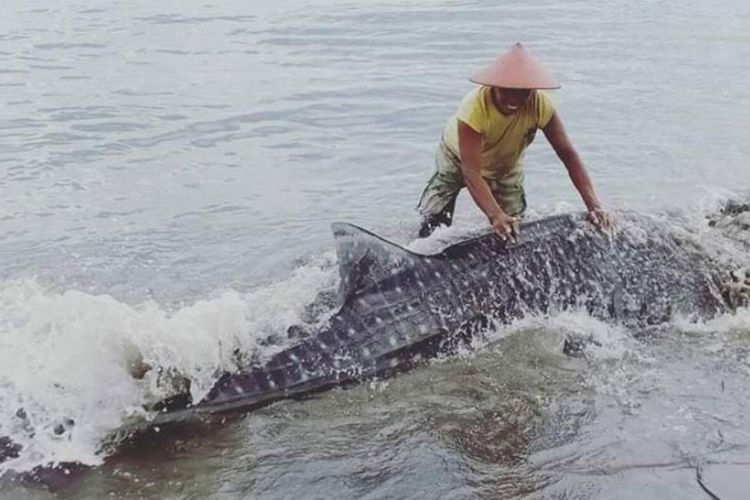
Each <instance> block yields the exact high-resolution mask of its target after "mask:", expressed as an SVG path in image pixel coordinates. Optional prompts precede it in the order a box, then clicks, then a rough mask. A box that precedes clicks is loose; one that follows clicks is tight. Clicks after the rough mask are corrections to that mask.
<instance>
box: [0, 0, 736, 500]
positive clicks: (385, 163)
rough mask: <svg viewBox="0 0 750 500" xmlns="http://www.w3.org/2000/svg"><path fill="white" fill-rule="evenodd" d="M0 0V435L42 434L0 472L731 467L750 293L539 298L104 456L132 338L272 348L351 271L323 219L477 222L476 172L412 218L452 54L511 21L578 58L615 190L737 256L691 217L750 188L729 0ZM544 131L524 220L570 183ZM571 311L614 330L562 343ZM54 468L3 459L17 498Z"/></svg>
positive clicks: (547, 472)
mask: <svg viewBox="0 0 750 500" xmlns="http://www.w3.org/2000/svg"><path fill="white" fill-rule="evenodd" d="M3 6H4V14H3V16H0V103H1V109H2V111H0V185H1V186H2V193H3V197H2V199H0V264H1V265H0V270H1V271H0V279H1V280H2V281H0V431H2V432H0V434H4V433H7V432H9V431H10V433H11V434H12V435H14V436H15V437H16V438H17V439H19V440H22V441H24V444H26V450H27V452H26V453H24V455H22V457H21V459H19V460H18V461H15V462H13V463H10V464H4V465H3V466H0V467H5V468H8V467H11V468H15V469H20V470H28V469H29V468H30V467H33V466H34V465H36V464H39V463H47V462H49V461H69V460H70V461H78V462H83V463H86V464H91V465H95V466H96V467H95V468H93V469H90V470H85V471H72V472H73V473H72V474H70V475H69V476H65V475H63V477H55V478H54V480H53V481H51V483H52V484H53V486H52V491H54V492H56V494H57V495H58V496H60V497H76V498H78V497H80V498H100V497H102V496H105V495H108V494H110V493H112V492H114V493H116V494H117V495H121V496H125V497H146V498H162V497H173V498H205V497H219V498H243V497H253V496H255V497H261V498H289V497H294V496H303V497H308V498H323V497H331V496H334V497H350V496H355V495H357V496H361V497H365V498H385V497H407V496H408V497H422V498H436V497H441V496H444V497H450V498H454V497H458V498H476V497H485V498H514V497H524V496H529V497H532V498H535V497H543V498H547V497H549V498H644V497H646V498H649V497H660V498H705V493H703V492H702V491H701V490H700V488H699V486H698V485H697V482H696V480H695V468H696V465H698V464H702V463H712V462H727V463H738V462H743V461H744V462H747V456H748V445H750V437H749V436H748V430H747V429H748V428H749V427H748V425H747V421H746V417H745V414H746V410H747V407H748V402H749V401H750V398H749V397H748V394H747V390H746V387H748V383H747V382H748V381H747V378H748V376H750V365H749V364H748V362H749V358H748V353H749V352H750V346H749V345H748V335H750V316H748V315H747V314H740V315H738V316H727V317H722V318H718V319H716V320H715V321H713V322H712V323H708V324H698V325H695V324H691V323H689V322H687V321H681V322H676V323H673V324H671V325H668V326H666V327H664V328H663V329H661V330H660V331H659V332H656V334H654V335H653V336H650V337H649V338H650V340H649V341H647V342H643V341H638V340H634V339H633V338H632V337H631V334H632V333H636V332H631V331H627V330H625V329H622V328H618V327H613V326H610V325H606V324H603V323H600V322H597V321H595V320H593V319H592V318H590V317H588V316H586V315H585V314H578V313H569V314H564V315H559V316H556V317H553V318H529V319H528V320H525V321H524V322H522V323H521V324H518V325H514V326H513V327H509V328H503V329H499V330H498V331H492V332H489V334H488V335H489V339H488V340H487V341H486V343H483V344H481V345H478V346H476V347H475V349H474V350H473V351H472V352H469V353H466V354H465V355H464V356H461V357H458V358H454V359H449V360H439V361H436V362H433V363H431V364H429V365H427V366H423V367H420V368H418V369H416V370H413V371H412V372H410V373H407V374H404V375H401V376H399V377H396V378H394V379H391V380H388V381H385V382H373V383H371V384H366V385H362V386H357V387H351V388H348V389H347V390H337V391H332V392H328V393H324V394H321V395H319V396H316V397H315V398H313V399H310V400H306V401H295V402H282V403H278V404H275V405H273V406H271V407H269V408H266V409H263V410H260V411H257V412H254V413H252V414H249V415H248V416H247V417H246V418H244V419H241V420H239V421H233V422H230V423H228V424H227V425H224V426H218V427H216V426H215V427H209V428H205V429H189V430H186V431H185V432H184V434H182V435H177V436H166V437H164V438H163V439H157V440H156V442H155V443H153V444H152V445H151V446H149V445H148V444H147V443H140V445H139V446H136V447H134V448H132V449H126V450H123V451H121V452H119V453H117V454H115V455H113V456H110V457H109V458H106V459H105V456H104V455H103V454H102V453H100V452H99V450H100V444H101V442H102V440H103V439H104V438H105V437H106V436H107V435H108V434H109V433H110V432H111V431H112V430H114V429H116V428H117V427H119V426H120V425H122V423H123V422H125V421H128V420H129V419H132V418H138V417H139V415H140V414H141V410H140V408H141V404H142V403H143V402H144V401H147V400H152V399H155V398H156V399H158V396H159V395H160V394H161V391H163V390H164V389H163V388H162V387H161V386H160V385H159V380H158V377H156V376H155V375H154V374H149V375H147V376H146V377H145V378H144V379H143V380H140V381H139V380H134V379H133V377H132V376H131V375H130V373H129V371H130V370H131V365H132V364H133V363H139V362H146V363H148V364H151V365H152V366H165V367H171V368H173V369H175V370H177V371H179V372H181V373H186V374H189V375H190V377H191V378H192V379H193V381H194V389H195V390H196V391H197V392H200V391H205V390H207V388H208V387H209V386H210V384H211V382H212V380H213V378H214V376H215V373H216V371H217V370H218V369H221V368H231V367H232V366H233V362H234V361H233V355H232V354H233V352H234V351H235V349H239V350H240V351H241V352H243V353H246V354H248V355H256V356H264V355H267V354H269V353H270V351H271V350H272V349H277V348H278V345H276V346H273V347H268V346H267V345H265V342H264V339H266V338H267V337H268V336H270V335H276V336H279V337H284V336H285V331H286V329H287V327H288V326H290V325H293V324H298V323H301V322H305V321H310V318H309V317H308V316H309V314H308V312H307V311H306V306H308V305H310V304H312V303H314V302H315V300H316V296H317V294H318V292H319V291H321V290H330V289H332V288H334V287H335V286H336V283H337V276H336V270H335V256H334V254H333V252H332V246H331V237H330V233H329V229H328V226H329V225H330V223H331V222H333V221H337V220H347V221H351V222H355V223H358V224H361V225H363V226H365V227H368V228H371V229H373V230H376V231H377V232H378V233H379V234H383V235H385V236H387V237H389V238H392V239H394V240H396V241H399V242H402V243H406V244H410V245H412V247H414V248H416V249H420V250H430V249H433V250H434V249H436V248H439V247H440V246H441V244H442V243H441V238H445V239H446V240H455V239H456V238H460V236H461V234H467V233H469V232H471V231H476V230H479V229H481V228H483V221H482V218H481V217H480V216H479V215H478V214H477V212H476V210H475V209H474V208H473V206H472V204H471V202H470V200H469V199H468V197H466V196H465V195H462V197H461V198H460V200H459V209H458V214H457V223H456V227H455V228H452V229H451V230H449V231H444V232H441V233H440V234H437V235H435V236H436V237H435V238H434V239H431V240H430V241H428V242H419V243H413V242H411V241H410V240H411V237H412V235H413V234H414V231H415V227H416V217H415V215H414V213H413V207H414V205H415V204H416V201H417V197H418V195H419V193H420V192H421V189H422V187H423V183H424V182H425V181H426V179H427V178H428V177H429V175H430V173H431V172H430V171H431V168H432V161H433V156H434V150H435V146H436V142H437V139H438V137H439V134H440V132H441V130H442V127H443V124H444V121H445V120H446V119H447V117H448V116H449V115H450V113H451V112H452V111H453V110H454V107H455V106H456V104H457V102H458V101H459V99H460V98H461V97H462V96H463V94H464V93H465V92H466V91H468V90H469V89H470V88H471V84H470V83H469V82H468V81H467V80H466V77H467V75H468V74H470V72H471V71H472V70H473V69H474V68H476V67H477V66H478V65H481V64H483V63H484V62H486V61H487V60H488V59H489V58H491V57H494V56H495V55H496V54H497V53H498V52H500V51H502V50H504V49H505V48H506V47H508V46H510V45H511V44H512V43H513V42H515V41H517V40H520V41H523V42H525V43H526V44H527V46H528V47H529V48H530V49H531V50H532V51H533V52H534V53H535V54H536V55H537V56H538V57H539V58H540V59H542V60H543V61H545V62H546V63H547V64H548V66H549V67H550V68H551V69H552V70H553V72H554V73H555V74H556V76H557V77H558V78H559V80H560V81H561V82H562V83H563V88H562V90H560V91H557V92H555V93H554V95H553V97H554V100H555V101H556V103H557V105H558V110H559V112H560V115H561V117H562V118H563V120H564V122H565V124H566V126H567V129H568V131H569V134H570V135H571V137H572V139H573V141H574V143H575V144H576V145H577V147H578V149H579V151H580V153H581V154H582V156H583V158H584V159H585V161H586V163H587V164H588V166H589V169H590V172H591V174H592V177H593V178H594V181H595V183H596V186H597V188H598V192H599V194H600V197H601V198H602V199H603V200H604V202H605V203H606V205H607V206H609V207H613V208H628V209H635V210H638V211H641V212H646V213H650V214H659V215H660V216H662V217H664V218H665V219H666V220H668V221H671V222H672V223H673V224H674V225H675V226H679V227H685V228H687V230H688V231H691V232H693V233H694V234H695V237H696V238H697V239H698V240H699V241H701V242H702V243H704V244H706V245H707V246H708V247H709V250H710V251H712V252H715V253H717V254H719V255H723V256H731V258H733V259H734V260H737V261H740V260H742V259H743V258H744V257H747V250H746V247H745V248H744V249H743V247H742V246H736V245H731V244H730V243H729V242H725V241H718V240H716V239H715V237H714V236H712V235H711V233H710V232H708V231H707V230H705V229H704V223H703V217H704V216H705V215H706V214H708V213H710V212H711V210H712V209H713V208H715V206H716V204H717V202H718V201H719V200H721V199H722V198H723V197H726V196H729V195H730V193H731V192H733V191H734V192H736V191H742V190H747V189H748V188H750V178H749V177H748V174H747V172H748V167H747V157H748V153H749V152H750V140H749V139H750V132H749V131H748V128H747V126H746V124H747V123H748V120H749V119H750V110H748V108H747V106H744V103H746V102H748V98H750V88H748V86H747V85H746V82H747V81H748V79H750V67H749V66H748V65H747V64H746V63H745V61H747V60H748V57H749V56H750V43H749V42H750V34H749V32H748V31H747V29H746V27H747V25H748V22H749V21H750V5H748V4H747V3H746V2H740V1H738V0H720V1H719V2H713V3H711V4H706V3H705V2H697V1H688V2H683V3H681V4H679V5H670V4H663V3H654V2H646V1H636V2H630V3H627V4H621V3H617V2H584V1H571V2H551V1H546V0H542V1H539V2H533V3H523V4H518V5H504V4H502V3H498V2H490V1H486V2H484V1H477V2H439V1H430V2H428V1H411V2H408V3H403V2H392V1H383V0H378V1H375V2H369V1H368V2H365V1H352V2H343V1H340V0H325V1H323V2H315V3H314V4H313V3H310V2H304V1H302V0H284V1H275V2H266V1H262V2H257V1H256V2H252V5H249V4H248V2H239V1H235V2H222V3H221V4H210V3H202V2H179V3H178V2H168V3H164V2H160V3H158V4H153V2H138V1H136V2H118V1H109V2H100V3H98V4H97V5H96V7H95V8H92V6H91V5H87V4H85V3H83V2H67V3H65V5H54V6H52V5H45V4H42V3H38V4H37V3H28V2H21V1H18V0H11V1H10V2H5V3H4V5H3ZM539 137H540V138H539V139H538V140H537V141H536V143H535V144H534V145H533V146H532V147H531V148H530V151H529V154H528V155H527V159H526V170H527V191H528V198H529V202H530V204H531V212H532V213H531V215H532V216H540V215H546V214H550V213H556V212H560V211H569V210H578V209H579V208H580V206H581V205H580V202H579V201H578V200H577V199H576V195H575V192H574V190H573V189H572V188H571V186H570V183H569V181H568V180H567V176H566V174H565V171H564V168H562V166H561V165H560V163H559V162H558V161H557V160H556V159H555V157H554V153H553V152H551V151H550V148H549V147H548V146H547V145H546V143H545V142H544V140H543V139H542V138H541V136H539ZM746 263H747V262H746ZM566 332H574V333H577V334H587V335H592V336H593V337H594V338H596V339H597V340H598V341H599V343H600V344H601V346H600V347H596V348H592V349H593V350H592V351H591V352H590V353H589V356H588V357H587V358H585V359H571V358H568V357H565V356H563V355H562V354H561V349H560V347H561V343H562V338H563V335H564V334H565V333H566ZM19 407H23V408H25V409H26V410H27V412H28V414H29V415H30V416H31V418H32V420H33V421H32V424H33V427H34V429H35V433H34V434H33V436H31V435H30V434H29V433H28V432H27V430H24V429H23V428H19V427H18V424H17V420H15V419H14V414H15V412H16V411H17V409H18V408H19ZM66 417H72V418H73V419H74V420H75V426H74V427H73V430H72V431H71V432H70V433H68V434H65V435H64V437H62V438H59V437H55V435H54V432H53V431H52V429H53V428H54V426H55V425H56V424H57V423H58V422H60V421H61V419H63V418H66ZM14 426H16V427H14ZM49 491H50V490H49V489H46V488H40V487H36V486H27V485H20V484H18V483H16V482H14V481H13V480H12V479H10V474H6V475H5V476H3V478H2V479H0V496H4V497H8V498H47V497H48V496H49V495H50V494H51V493H50V492H49Z"/></svg>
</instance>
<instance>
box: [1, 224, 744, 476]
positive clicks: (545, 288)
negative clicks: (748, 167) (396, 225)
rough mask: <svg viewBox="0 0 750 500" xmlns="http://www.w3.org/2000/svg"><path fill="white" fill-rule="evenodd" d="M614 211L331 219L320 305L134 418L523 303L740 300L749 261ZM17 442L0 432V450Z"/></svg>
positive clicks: (624, 314) (625, 312)
mask: <svg viewBox="0 0 750 500" xmlns="http://www.w3.org/2000/svg"><path fill="white" fill-rule="evenodd" d="M619 220H621V221H624V222H628V224H626V226H627V227H623V228H620V229H618V230H615V231H611V232H603V231H601V230H599V229H597V228H595V227H594V226H592V225H591V224H590V223H589V222H588V221H587V220H586V217H585V215H584V214H566V215H557V216H551V217H546V218H543V219H540V220H536V221H529V222H525V223H523V224H522V225H521V230H520V235H519V237H518V238H517V240H516V241H515V242H509V241H503V240H501V239H500V238H498V237H497V236H496V235H495V234H493V233H489V234H482V235H479V236H476V237H473V238H470V239H467V240H464V241H460V242H458V243H455V244H453V245H451V246H448V247H447V248H444V249H443V250H441V251H440V252H437V253H433V254H420V253H417V252H414V251H411V250H409V249H407V248H404V247H403V246H400V245H398V244H396V243H393V242H391V241H388V240H386V239H384V238H381V237H380V236H378V235H376V234H374V233H372V232H370V231H367V230H366V229H363V228H360V227H358V226H355V225H352V224H348V223H336V224H334V225H333V226H332V230H333V236H334V240H335V243H336V253H337V257H338V264H339V274H340V284H339V288H338V294H337V301H338V303H337V305H336V308H335V310H334V311H333V312H332V314H331V315H330V316H329V318H328V319H327V320H326V321H324V322H323V324H321V325H320V326H319V327H317V328H316V329H315V330H314V331H312V332H311V333H310V334H309V335H308V336H306V337H304V338H302V339H301V340H299V342H298V343H296V345H292V346H291V347H289V348H286V349H283V350H281V351H280V352H277V353H276V354H274V355H272V356H270V358H268V359H267V360H266V361H265V362H262V363H259V364H257V365H254V366H249V367H247V368H245V369H242V370H239V371H236V372H226V373H223V374H222V375H221V376H219V377H218V379H217V381H216V383H215V384H214V385H213V387H212V388H211V389H210V391H209V392H208V393H207V394H206V395H205V397H203V398H202V399H200V400H199V401H192V400H191V398H190V396H189V392H183V393H180V394H178V395H177V396H175V397H173V398H170V399H168V400H165V401H162V402H160V403H158V404H157V405H155V406H154V407H153V408H151V410H152V411H153V413H155V415H154V416H153V418H151V419H149V420H148V421H146V422H143V423H142V424H141V427H140V430H145V429H149V428H154V427H156V426H160V425H163V424H169V423H174V422H183V421H189V420H193V419H203V418H206V417H210V416H213V415H224V414H226V413H228V412H236V411H247V410H251V409H254V408H258V407H261V406H264V405H267V404H269V403H272V402H274V401H277V400H280V399H285V398H300V397H305V396H307V395H309V394H310V393H313V392H317V391H322V390H325V389H329V388H332V387H335V386H340V385H345V384H350V383H354V382H359V381H362V380H366V379H371V378H373V377H387V376H389V375H391V374H394V373H396V372H400V371H404V370H407V369H410V368H411V367H413V366H415V365H417V364H420V363H422V362H423V361H424V360H427V359H429V358H432V357H435V356H438V355H441V354H450V353H452V352H454V351H455V350H456V349H457V348H459V347H460V346H461V345H463V344H464V343H466V342H467V341H469V340H470V339H471V338H472V336H473V335H475V334H476V333H477V332H479V331H481V330H483V329H486V328H488V327H489V326H490V325H502V324H507V323H511V322H512V321H514V320H516V319H519V318H522V317H524V316H527V315H531V314H534V315H551V314H555V313H556V312H562V311H566V310H571V309H576V310H583V311H586V312H587V313H588V314H590V315H592V316H594V317H597V318H601V319H604V320H606V321H614V322H619V323H623V324H627V325H633V326H634V327H635V328H636V329H638V328H641V327H649V326H650V325H658V324H661V323H665V322H668V321H669V320H670V319H671V318H673V317H674V316H675V315H681V316H684V317H688V318H692V319H696V320H697V319H709V318H712V317H714V316H716V315H718V314H723V313H726V312H730V311H732V310H734V309H735V308H736V307H737V306H738V304H740V305H741V304H743V303H744V304H746V303H747V297H748V296H750V294H749V293H748V290H750V271H747V270H744V271H741V272H737V271H732V272H731V273H730V272H729V271H728V270H727V266H726V264H725V263H721V262H719V261H717V260H716V258H714V257H712V256H711V255H710V254H709V253H707V252H705V251H704V249H703V248H701V247H700V246H699V245H698V244H697V243H695V242H694V241H693V240H692V239H691V238H689V237H684V236H681V235H680V233H678V232H670V231H667V230H665V229H664V227H663V224H661V223H659V222H658V221H656V220H654V219H651V218H648V217H643V216H637V215H635V214H629V215H628V214H623V215H622V216H621V217H619ZM727 283H728V284H729V285H727ZM743 301H744V302H743ZM138 430H139V429H138V428H137V427H136V428H132V427H131V428H129V429H128V432H131V431H133V432H138ZM19 452H20V449H19V447H18V446H17V445H14V444H13V442H12V441H10V440H9V439H7V438H3V439H0V462H2V461H3V459H7V458H11V457H14V456H17V455H18V453H19Z"/></svg>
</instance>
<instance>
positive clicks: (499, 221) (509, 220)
mask: <svg viewBox="0 0 750 500" xmlns="http://www.w3.org/2000/svg"><path fill="white" fill-rule="evenodd" d="M490 225H491V226H492V229H493V230H494V231H495V233H497V235H498V236H499V237H500V239H502V240H503V241H506V240H507V239H508V238H510V239H511V240H512V241H515V240H516V238H517V237H518V219H517V218H515V217H511V216H510V215H508V214H506V213H505V212H498V213H496V214H494V215H493V216H491V217H490Z"/></svg>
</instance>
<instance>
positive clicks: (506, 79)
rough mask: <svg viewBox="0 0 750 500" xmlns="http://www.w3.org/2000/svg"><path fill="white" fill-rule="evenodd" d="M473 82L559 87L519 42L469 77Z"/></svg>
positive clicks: (496, 84)
mask: <svg viewBox="0 0 750 500" xmlns="http://www.w3.org/2000/svg"><path fill="white" fill-rule="evenodd" d="M469 80H471V81H472V82H474V83H478V84H480V85H487V86H489V87H502V88H506V89H559V88H560V84H559V83H557V82H556V81H555V79H554V78H552V75H551V74H550V73H549V72H548V71H547V70H546V69H544V67H543V66H542V65H541V64H540V63H539V61H537V60H536V59H534V57H533V56H532V55H531V54H529V52H528V51H527V50H526V49H525V48H524V46H523V45H521V44H520V43H516V44H515V45H513V47H512V48H511V49H510V50H509V51H508V52H506V53H504V54H503V55H501V56H500V57H498V58H497V59H495V61H493V62H492V63H491V64H490V65H489V66H486V67H485V68H483V69H481V70H479V71H477V72H476V73H474V74H473V75H472V76H471V78H469Z"/></svg>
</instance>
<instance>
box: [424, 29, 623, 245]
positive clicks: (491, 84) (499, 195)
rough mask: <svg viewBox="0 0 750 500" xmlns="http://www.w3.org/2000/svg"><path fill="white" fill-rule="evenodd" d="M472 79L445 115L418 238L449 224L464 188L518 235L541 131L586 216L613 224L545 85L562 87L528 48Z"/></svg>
mask: <svg viewBox="0 0 750 500" xmlns="http://www.w3.org/2000/svg"><path fill="white" fill-rule="evenodd" d="M471 81H473V82H474V83H478V84H480V85H481V87H479V88H476V89H474V90H472V91H471V92H469V93H468V94H467V95H466V97H464V99H463V100H462V101H461V104H460V105H459V108H458V111H456V113H455V114H454V115H453V116H452V117H451V119H450V120H448V124H447V125H446V127H445V130H444V131H443V137H442V139H441V141H440V145H439V147H438V153H437V159H436V166H437V169H436V172H435V174H434V175H433V176H432V178H431V179H430V180H429V182H428V183H427V187H426V188H425V190H424V192H423V193H422V197H421V199H420V201H419V206H418V210H419V212H420V214H421V215H422V216H423V222H422V227H421V228H420V231H419V236H420V237H427V236H429V235H430V234H431V233H432V232H433V231H434V230H435V228H436V227H437V226H439V225H441V224H444V225H450V224H451V221H452V218H453V210H454V207H455V204H456V197H457V196H458V192H459V191H460V190H461V188H463V187H464V186H466V188H467V189H468V190H469V193H470V194H471V197H472V198H473V199H474V202H475V203H476V204H477V206H478V207H479V208H480V209H481V210H482V212H484V214H485V215H486V216H487V218H488V219H489V222H490V225H491V226H492V228H493V229H494V231H495V232H496V233H497V234H498V236H500V237H501V238H503V239H506V238H515V236H517V235H518V221H519V219H520V217H521V216H522V215H523V213H524V211H525V209H526V197H525V195H524V190H523V169H522V160H523V156H524V153H525V150H526V148H527V147H528V146H529V144H531V142H532V141H533V140H534V136H535V134H536V131H537V129H542V131H543V132H544V135H545V137H547V140H548V141H549V143H550V144H551V145H552V147H553V148H554V150H555V152H556V153H557V156H558V157H559V158H560V160H561V161H562V162H563V164H564V165H565V168H567V170H568V174H569V175H570V179H571V180H572V182H573V185H574V186H575V187H576V189H577V190H578V192H579V193H580V195H581V198H583V202H584V203H585V205H586V208H587V209H588V212H589V219H590V220H591V221H592V222H593V223H594V224H596V225H597V226H600V227H607V226H608V225H609V216H608V215H607V213H606V212H605V211H604V210H602V208H601V204H600V203H599V199H598V198H597V196H596V193H595V192H594V187H593V186H592V184H591V181H590V179H589V176H588V174H587V173H586V168H585V167H584V165H583V162H582V161H581V159H580V157H579V156H578V153H577V152H576V150H575V148H574V147H573V145H572V144H571V142H570V140H569V139H568V136H567V134H566V133H565V128H564V127H563V124H562V121H561V120H560V117H559V116H557V113H556V112H555V107H554V105H553V104H552V101H551V100H550V99H549V97H547V96H546V95H545V94H544V93H542V92H539V90H542V89H557V88H560V85H559V84H558V83H557V82H556V81H555V80H554V79H553V78H552V76H551V75H550V74H549V73H548V72H547V71H546V70H545V69H544V68H543V67H542V66H541V64H539V63H538V62H537V61H536V60H535V59H534V58H533V57H532V56H531V55H530V54H529V53H528V51H526V49H525V48H524V47H523V46H522V45H521V44H520V43H516V44H515V45H514V46H513V47H512V48H511V49H510V50H509V51H508V52H506V53H505V54H503V55H501V56H500V57H499V58H498V59H497V60H495V61H494V62H493V63H492V64H490V65H489V66H487V67H486V68H484V69H482V70H481V71H479V72H477V73H475V74H474V75H473V76H472V78H471Z"/></svg>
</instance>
